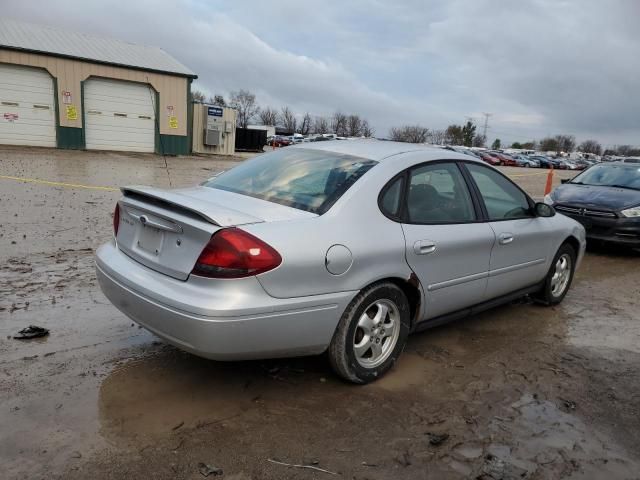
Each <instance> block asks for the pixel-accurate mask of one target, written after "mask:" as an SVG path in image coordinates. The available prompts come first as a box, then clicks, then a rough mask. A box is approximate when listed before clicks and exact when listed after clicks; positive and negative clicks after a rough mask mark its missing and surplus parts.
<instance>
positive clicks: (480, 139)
mask: <svg viewBox="0 0 640 480" xmlns="http://www.w3.org/2000/svg"><path fill="white" fill-rule="evenodd" d="M486 144H487V137H485V136H484V135H476V136H475V137H473V145H472V146H474V147H484V146H485V145H486Z"/></svg>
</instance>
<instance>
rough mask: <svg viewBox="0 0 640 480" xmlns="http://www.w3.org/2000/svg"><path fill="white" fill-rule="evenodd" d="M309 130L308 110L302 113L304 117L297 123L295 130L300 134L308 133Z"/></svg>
mask: <svg viewBox="0 0 640 480" xmlns="http://www.w3.org/2000/svg"><path fill="white" fill-rule="evenodd" d="M310 131H311V115H309V112H307V113H305V114H304V117H302V122H300V124H299V125H298V130H297V132H298V133H299V134H301V135H309V132H310Z"/></svg>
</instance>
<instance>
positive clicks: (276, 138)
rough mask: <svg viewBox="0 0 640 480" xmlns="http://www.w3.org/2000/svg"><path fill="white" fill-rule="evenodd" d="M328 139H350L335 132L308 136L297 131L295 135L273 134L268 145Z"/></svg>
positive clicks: (282, 145) (278, 145) (285, 145)
mask: <svg viewBox="0 0 640 480" xmlns="http://www.w3.org/2000/svg"><path fill="white" fill-rule="evenodd" d="M328 140H348V139H347V138H345V137H339V136H337V135H335V134H334V133H325V134H315V135H307V136H304V135H301V134H299V133H296V134H294V135H273V136H271V137H269V138H267V145H268V146H270V147H273V146H275V147H287V146H289V145H293V144H295V143H308V142H326V141H328ZM274 144H275V145H274Z"/></svg>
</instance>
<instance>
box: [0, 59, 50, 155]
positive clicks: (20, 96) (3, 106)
mask: <svg viewBox="0 0 640 480" xmlns="http://www.w3.org/2000/svg"><path fill="white" fill-rule="evenodd" d="M0 144H4V145H36V146H40V147H55V146H56V118H55V103H54V101H53V79H52V78H51V76H50V75H49V74H48V73H47V72H45V71H44V70H40V69H37V68H29V67H21V66H17V65H4V64H0Z"/></svg>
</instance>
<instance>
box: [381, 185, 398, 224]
mask: <svg viewBox="0 0 640 480" xmlns="http://www.w3.org/2000/svg"><path fill="white" fill-rule="evenodd" d="M403 183H404V179H403V178H402V177H400V178H397V179H396V180H395V181H394V182H393V183H392V184H391V185H390V186H389V187H387V189H386V191H385V192H384V194H383V195H382V199H381V201H380V208H381V209H382V211H383V213H385V214H387V215H390V216H392V217H395V216H397V215H398V210H400V199H401V198H402V197H401V195H402V184H403Z"/></svg>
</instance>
